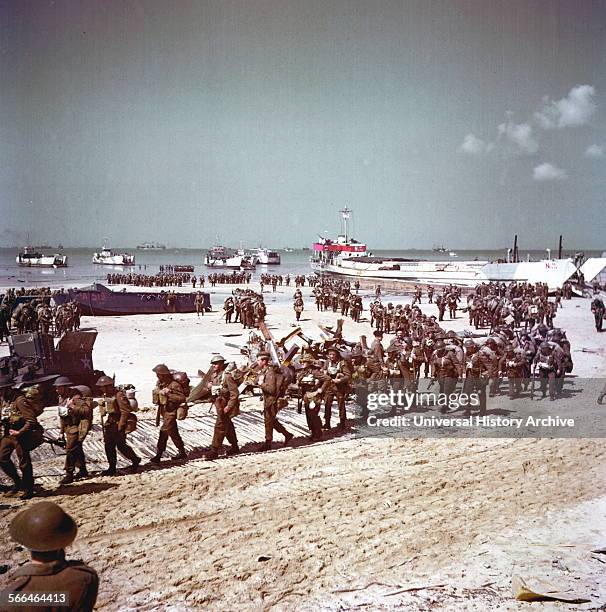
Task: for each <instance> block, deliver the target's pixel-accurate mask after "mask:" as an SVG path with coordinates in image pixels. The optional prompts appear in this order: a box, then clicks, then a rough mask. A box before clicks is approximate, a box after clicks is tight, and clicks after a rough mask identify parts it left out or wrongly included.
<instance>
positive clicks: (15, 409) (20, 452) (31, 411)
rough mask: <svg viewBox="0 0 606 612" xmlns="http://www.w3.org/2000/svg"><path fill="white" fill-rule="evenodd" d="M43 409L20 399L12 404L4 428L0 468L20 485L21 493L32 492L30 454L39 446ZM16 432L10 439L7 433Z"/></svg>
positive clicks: (32, 471) (32, 401)
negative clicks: (17, 462) (40, 419)
mask: <svg viewBox="0 0 606 612" xmlns="http://www.w3.org/2000/svg"><path fill="white" fill-rule="evenodd" d="M43 410H44V406H42V403H41V402H38V401H36V400H33V399H28V398H26V397H23V396H20V397H18V398H17V399H16V400H15V402H14V403H13V404H12V412H11V415H10V417H9V422H8V423H7V424H5V426H4V432H3V434H4V435H3V437H2V440H1V441H0V468H2V471H3V472H4V473H5V474H6V475H7V476H8V477H9V478H10V479H11V480H12V481H13V482H14V483H15V484H21V485H22V487H23V490H24V491H26V492H32V491H33V489H34V470H33V466H32V458H31V456H30V451H31V450H33V449H34V448H36V447H38V446H40V444H41V443H42V436H43V433H44V430H43V429H42V426H41V425H40V423H38V417H39V416H40V415H41V414H42V412H43ZM11 429H13V430H16V431H18V433H17V435H15V436H11V435H9V430H11ZM13 451H15V453H16V454H17V459H18V460H19V468H20V469H21V474H22V479H21V478H19V474H18V473H17V469H16V468H15V464H14V463H13V462H12V460H11V455H12V454H13Z"/></svg>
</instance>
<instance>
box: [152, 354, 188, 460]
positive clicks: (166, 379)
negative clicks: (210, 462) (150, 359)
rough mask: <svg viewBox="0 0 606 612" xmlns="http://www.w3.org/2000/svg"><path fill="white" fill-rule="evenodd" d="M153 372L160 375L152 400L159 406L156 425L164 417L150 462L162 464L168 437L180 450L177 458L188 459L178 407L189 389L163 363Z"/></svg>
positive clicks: (183, 401)
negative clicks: (178, 419) (179, 422)
mask: <svg viewBox="0 0 606 612" xmlns="http://www.w3.org/2000/svg"><path fill="white" fill-rule="evenodd" d="M152 372H155V373H156V376H157V377H158V380H157V381H156V387H155V388H154V390H153V392H152V402H153V403H154V404H156V405H157V406H158V410H157V413H156V427H158V425H159V424H160V417H161V418H162V427H161V428H160V435H159V436H158V444H157V446H156V454H155V455H154V456H153V457H152V458H151V459H150V463H155V464H156V465H160V461H161V460H162V455H163V454H164V451H165V450H166V443H167V442H168V438H170V439H171V440H172V441H173V444H174V445H175V446H176V447H177V450H178V451H179V454H178V455H177V456H176V457H175V460H177V461H182V460H184V459H187V453H186V452H185V445H184V444H183V439H182V438H181V434H180V433H179V426H178V425H177V409H178V408H179V406H181V404H184V403H185V400H186V399H187V396H188V395H189V389H183V386H182V385H181V383H179V382H178V381H176V380H174V379H173V375H172V374H171V371H170V370H169V369H168V367H166V365H165V364H163V363H160V364H158V365H157V366H156V367H155V368H154V369H153V370H152Z"/></svg>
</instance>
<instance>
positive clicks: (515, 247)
mask: <svg viewBox="0 0 606 612" xmlns="http://www.w3.org/2000/svg"><path fill="white" fill-rule="evenodd" d="M513 261H514V263H517V262H518V235H517V234H516V235H515V236H514V238H513Z"/></svg>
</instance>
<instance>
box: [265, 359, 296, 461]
mask: <svg viewBox="0 0 606 612" xmlns="http://www.w3.org/2000/svg"><path fill="white" fill-rule="evenodd" d="M262 355H263V354H262V353H260V354H259V357H261V356H262ZM278 383H279V380H278V374H277V373H276V370H275V368H274V367H273V366H271V365H266V366H265V367H263V368H261V370H260V371H259V374H258V376H257V384H258V385H259V388H260V389H261V391H263V418H264V420H265V447H266V448H267V449H269V448H270V447H271V443H272V440H273V431H274V429H275V430H276V431H277V432H278V433H281V434H282V435H283V436H284V443H285V444H287V443H288V442H289V441H290V440H291V439H292V437H293V435H292V434H291V433H290V432H289V431H288V430H287V429H286V428H285V427H284V425H282V423H280V422H279V421H278V411H279V410H280V406H279V399H280V389H279V388H278V387H279V384H278Z"/></svg>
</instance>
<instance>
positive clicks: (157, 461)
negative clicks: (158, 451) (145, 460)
mask: <svg viewBox="0 0 606 612" xmlns="http://www.w3.org/2000/svg"><path fill="white" fill-rule="evenodd" d="M161 461H162V455H154V456H153V457H152V458H151V459H150V460H149V462H150V463H155V464H156V465H160V462H161Z"/></svg>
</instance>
